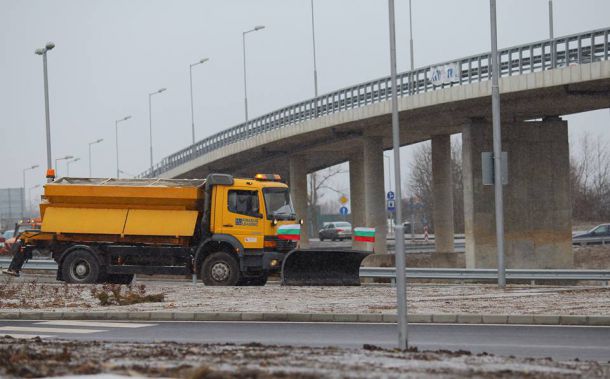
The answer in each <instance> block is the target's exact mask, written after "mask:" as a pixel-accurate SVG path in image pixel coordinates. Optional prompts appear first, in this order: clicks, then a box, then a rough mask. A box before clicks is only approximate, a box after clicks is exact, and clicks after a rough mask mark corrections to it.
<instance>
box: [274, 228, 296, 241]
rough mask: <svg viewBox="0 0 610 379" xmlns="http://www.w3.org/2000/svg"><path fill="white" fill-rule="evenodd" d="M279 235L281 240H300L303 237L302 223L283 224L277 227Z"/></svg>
mask: <svg viewBox="0 0 610 379" xmlns="http://www.w3.org/2000/svg"><path fill="white" fill-rule="evenodd" d="M277 237H278V238H279V239H281V240H290V241H298V240H300V239H301V225H299V224H291V225H282V226H280V227H279V228H277Z"/></svg>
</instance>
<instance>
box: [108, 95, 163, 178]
mask: <svg viewBox="0 0 610 379" xmlns="http://www.w3.org/2000/svg"><path fill="white" fill-rule="evenodd" d="M165 90H167V88H159V89H158V90H156V91H155V92H151V93H149V94H148V128H149V135H150V174H151V175H152V170H153V144H152V101H151V99H152V97H153V95H157V94H159V93H161V92H163V91H165ZM117 162H118V160H117ZM118 177H119V176H118V175H117V178H118Z"/></svg>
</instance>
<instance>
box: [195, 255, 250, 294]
mask: <svg viewBox="0 0 610 379" xmlns="http://www.w3.org/2000/svg"><path fill="white" fill-rule="evenodd" d="M240 276H241V273H240V272H239V263H238V262H237V259H235V257H233V256H232V255H231V254H229V253H227V252H224V251H218V252H215V253H212V254H210V255H208V257H207V258H206V259H205V260H204V261H203V265H201V279H202V280H203V283H204V284H205V285H206V286H234V285H237V283H238V282H239V279H240Z"/></svg>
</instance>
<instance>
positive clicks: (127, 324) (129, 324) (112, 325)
mask: <svg viewBox="0 0 610 379" xmlns="http://www.w3.org/2000/svg"><path fill="white" fill-rule="evenodd" d="M36 325H58V326H89V327H92V328H144V327H147V326H156V325H157V324H137V323H133V322H98V321H72V320H57V321H43V322H37V323H36Z"/></svg>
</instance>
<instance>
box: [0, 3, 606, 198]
mask: <svg viewBox="0 0 610 379" xmlns="http://www.w3.org/2000/svg"><path fill="white" fill-rule="evenodd" d="M315 6H316V9H315V11H316V37H317V54H318V71H319V87H320V92H321V93H324V92H328V91H332V90H334V89H337V88H340V87H344V86H348V85H352V84H355V83H358V82H362V81H366V80H369V79H373V78H376V77H380V76H384V75H387V74H388V73H389V53H388V24H387V22H388V10H387V1H385V0H376V1H375V0H324V1H320V0H318V1H316V3H315ZM396 6H397V8H396V12H397V33H398V35H397V42H398V69H399V71H404V70H406V69H407V68H408V65H409V54H408V53H409V49H408V45H409V34H408V33H409V23H408V21H409V19H408V1H407V0H397V1H396ZM309 7H310V2H309V0H260V1H252V0H250V1H246V0H241V1H238V0H233V1H202V0H192V1H187V0H182V1H169V0H165V1H151V0H146V1H144V0H138V1H125V0H122V1H118V0H115V1H101V0H98V1H81V0H73V1H68V0H57V1H42V0H39V1H27V0H19V1H18V0H1V1H0V49H1V51H2V54H0V85H1V86H0V88H1V91H0V122H1V123H2V124H1V127H0V141H2V149H1V150H0V157H1V162H2V163H3V165H2V176H0V187H9V186H10V187H17V186H21V170H22V169H23V168H24V167H27V166H30V165H32V164H39V165H40V166H41V168H40V169H38V170H34V171H33V172H31V173H29V174H28V185H27V186H28V187H29V186H32V185H35V184H39V183H42V182H44V166H45V162H46V160H45V156H46V155H45V142H44V98H43V91H42V89H43V87H42V61H41V58H40V57H39V56H37V55H35V54H34V50H35V49H36V48H38V47H42V46H44V44H45V43H46V42H47V41H53V42H55V44H56V45H57V47H56V48H55V49H54V50H53V51H51V52H50V53H49V75H50V93H51V125H52V139H53V140H52V141H53V156H54V158H55V157H58V156H63V155H66V154H70V155H74V156H78V157H81V161H80V162H78V163H75V164H73V165H72V166H71V169H70V171H71V172H70V174H71V175H73V176H86V175H87V174H88V159H87V146H88V145H87V143H88V142H90V141H93V140H96V139H98V138H104V141H103V142H102V143H101V144H99V145H95V146H94V148H93V157H94V159H93V174H94V176H113V175H114V172H115V153H114V121H115V120H116V119H119V118H122V117H124V116H125V115H128V114H129V115H132V116H133V119H131V120H129V121H126V122H124V123H122V124H121V126H120V131H119V133H120V152H121V169H122V170H124V171H126V172H128V173H132V174H137V173H140V172H142V171H143V170H145V169H146V168H147V167H148V161H149V158H148V93H149V92H152V91H154V90H156V89H158V88H160V87H167V89H168V90H167V92H165V93H162V94H159V95H157V96H154V97H153V139H154V151H155V161H158V160H160V159H161V158H162V157H164V156H166V155H168V154H171V153H173V152H175V151H176V150H178V149H180V148H182V147H184V146H186V145H187V144H189V143H190V138H191V137H190V135H191V134H190V133H191V132H190V124H191V121H190V103H189V101H190V100H189V87H188V67H189V64H190V63H193V62H196V61H197V60H198V59H200V58H202V57H209V58H210V61H209V62H208V63H206V64H204V65H199V66H197V67H196V68H195V69H194V72H193V78H194V93H195V123H196V127H197V138H198V139H200V138H203V137H206V136H208V135H210V134H212V133H215V132H217V131H219V130H222V129H225V128H228V127H231V126H233V125H235V124H237V123H239V122H242V121H243V118H244V114H243V84H242V83H243V77H242V51H241V37H242V35H241V33H242V31H244V30H247V29H249V28H251V27H253V26H254V25H259V24H262V25H266V27H267V28H266V29H265V30H263V31H259V32H256V33H251V34H249V35H248V36H247V50H248V51H247V55H248V97H249V105H250V116H251V117H256V116H258V115H261V114H263V113H266V112H268V111H272V110H274V109H277V108H280V107H282V106H285V105H288V104H290V103H293V102H297V101H300V100H303V99H305V98H309V97H312V96H313V79H312V57H311V55H312V44H311V21H310V8H309ZM547 7H548V2H547V0H510V1H509V0H499V1H498V21H499V25H498V32H499V46H500V47H507V46H509V45H516V44H521V43H527V42H532V41H535V40H540V39H544V38H546V37H547V36H548V21H547V17H548V14H547ZM554 8H555V35H556V36H560V35H566V34H571V33H577V32H581V31H584V30H589V29H595V28H602V27H607V26H609V24H610V22H609V21H608V14H610V2H608V1H606V0H583V1H570V0H555V1H554ZM413 11H414V22H413V29H414V40H415V65H416V66H424V65H428V64H433V63H436V62H442V61H447V60H451V59H454V58H459V57H462V56H466V55H471V54H476V53H480V52H484V51H488V50H489V46H490V41H489V1H488V0H464V1H449V0H445V1H442V0H425V1H424V0H413ZM568 120H569V121H570V133H571V135H572V136H573V135H575V134H578V133H581V132H583V131H585V130H586V131H590V132H591V133H594V134H597V135H602V136H604V138H607V135H608V126H609V125H610V112H608V111H607V110H604V111H598V112H592V113H589V114H584V115H576V116H570V117H568ZM406 150H407V154H405V160H408V158H409V150H410V149H406ZM59 174H60V175H64V174H65V164H63V163H60V169H59Z"/></svg>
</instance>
